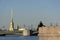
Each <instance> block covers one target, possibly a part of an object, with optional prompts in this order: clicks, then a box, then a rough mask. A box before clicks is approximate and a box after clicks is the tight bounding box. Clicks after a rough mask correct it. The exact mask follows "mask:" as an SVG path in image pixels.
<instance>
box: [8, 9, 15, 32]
mask: <svg viewBox="0 0 60 40" xmlns="http://www.w3.org/2000/svg"><path fill="white" fill-rule="evenodd" d="M10 17H11V19H10V28H9V31H14V22H13V10H12V9H11V16H10Z"/></svg>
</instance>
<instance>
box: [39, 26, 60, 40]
mask: <svg viewBox="0 0 60 40" xmlns="http://www.w3.org/2000/svg"><path fill="white" fill-rule="evenodd" d="M39 40H60V26H49V27H48V26H47V27H40V28H39Z"/></svg>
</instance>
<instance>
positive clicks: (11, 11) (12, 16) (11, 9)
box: [11, 8, 13, 21]
mask: <svg viewBox="0 0 60 40" xmlns="http://www.w3.org/2000/svg"><path fill="white" fill-rule="evenodd" d="M11 21H13V9H12V8H11Z"/></svg>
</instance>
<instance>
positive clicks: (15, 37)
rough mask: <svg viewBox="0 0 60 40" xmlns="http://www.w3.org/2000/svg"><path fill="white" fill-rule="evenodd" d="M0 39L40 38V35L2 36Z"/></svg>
mask: <svg viewBox="0 0 60 40" xmlns="http://www.w3.org/2000/svg"><path fill="white" fill-rule="evenodd" d="M0 40H38V36H26V37H24V36H0Z"/></svg>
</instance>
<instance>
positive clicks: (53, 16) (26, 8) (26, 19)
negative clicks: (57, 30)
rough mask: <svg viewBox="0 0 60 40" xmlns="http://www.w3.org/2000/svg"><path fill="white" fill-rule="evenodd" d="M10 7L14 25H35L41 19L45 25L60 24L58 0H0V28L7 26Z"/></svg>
mask: <svg viewBox="0 0 60 40" xmlns="http://www.w3.org/2000/svg"><path fill="white" fill-rule="evenodd" d="M11 8H12V9H13V12H14V13H13V20H14V25H15V27H16V26H17V25H24V24H26V25H31V24H32V25H33V26H34V27H37V25H38V24H39V22H40V21H41V20H42V21H43V23H44V24H45V25H50V23H53V24H54V25H55V24H56V23H58V24H59V25H60V0H0V28H2V26H5V27H6V28H9V23H10V15H11V13H10V12H11Z"/></svg>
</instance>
